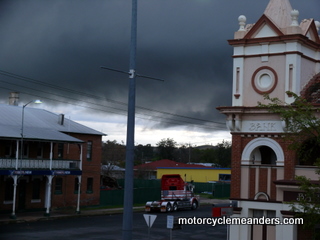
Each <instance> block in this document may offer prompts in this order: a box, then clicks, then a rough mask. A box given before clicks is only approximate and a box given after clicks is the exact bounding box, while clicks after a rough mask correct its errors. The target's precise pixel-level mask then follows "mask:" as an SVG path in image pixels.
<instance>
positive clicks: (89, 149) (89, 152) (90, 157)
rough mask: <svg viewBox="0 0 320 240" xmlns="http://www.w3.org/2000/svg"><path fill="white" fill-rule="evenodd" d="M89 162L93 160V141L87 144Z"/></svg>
mask: <svg viewBox="0 0 320 240" xmlns="http://www.w3.org/2000/svg"><path fill="white" fill-rule="evenodd" d="M87 160H88V161H91V160H92V141H88V142H87Z"/></svg>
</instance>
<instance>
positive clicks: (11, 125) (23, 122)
mask: <svg viewBox="0 0 320 240" xmlns="http://www.w3.org/2000/svg"><path fill="white" fill-rule="evenodd" d="M17 99H18V94H17V93H12V94H11V96H10V104H9V105H6V104H0V112H1V118H0V191H1V194H0V211H2V212H10V211H11V216H12V218H15V217H16V212H17V211H20V210H27V209H44V210H45V214H47V215H49V214H50V209H51V208H58V207H74V208H76V209H77V211H79V207H80V205H81V206H82V205H98V204H99V198H100V167H101V146H102V144H101V141H102V136H103V135H104V134H103V133H101V132H99V131H96V130H93V129H91V128H89V127H86V126H84V125H81V124H79V123H76V122H74V121H71V120H70V119H67V118H65V117H64V115H63V114H55V113H53V112H49V111H46V110H44V109H41V108H34V106H33V105H34V104H33V103H34V101H31V102H29V103H27V104H25V105H23V106H18V101H17Z"/></svg>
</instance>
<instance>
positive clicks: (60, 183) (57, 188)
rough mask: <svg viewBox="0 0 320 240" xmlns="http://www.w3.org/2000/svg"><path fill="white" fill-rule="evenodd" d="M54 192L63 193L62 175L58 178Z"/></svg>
mask: <svg viewBox="0 0 320 240" xmlns="http://www.w3.org/2000/svg"><path fill="white" fill-rule="evenodd" d="M54 194H62V178H61V177H58V178H56V184H55V188H54Z"/></svg>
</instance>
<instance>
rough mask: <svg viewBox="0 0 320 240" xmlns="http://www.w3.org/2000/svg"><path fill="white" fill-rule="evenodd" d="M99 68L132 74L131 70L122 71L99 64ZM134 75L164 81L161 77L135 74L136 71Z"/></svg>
mask: <svg viewBox="0 0 320 240" xmlns="http://www.w3.org/2000/svg"><path fill="white" fill-rule="evenodd" d="M100 68H102V69H106V70H109V71H113V72H118V73H124V74H127V75H132V74H133V73H132V72H126V71H122V70H118V69H114V68H109V67H105V66H101V67H100ZM135 76H136V77H141V78H147V79H151V80H156V81H160V82H164V80H163V79H161V78H155V77H150V76H145V75H141V74H137V73H136V74H135Z"/></svg>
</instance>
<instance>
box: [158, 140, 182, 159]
mask: <svg viewBox="0 0 320 240" xmlns="http://www.w3.org/2000/svg"><path fill="white" fill-rule="evenodd" d="M176 146H177V142H176V141H174V140H173V139H172V138H167V139H165V138H163V139H161V140H160V141H159V142H158V143H157V147H158V157H159V159H170V160H174V153H175V150H176Z"/></svg>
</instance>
